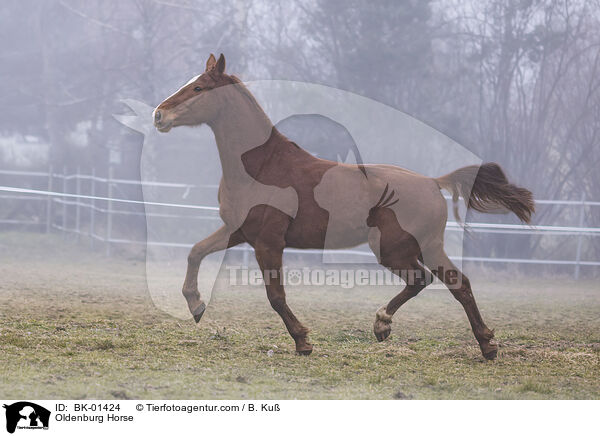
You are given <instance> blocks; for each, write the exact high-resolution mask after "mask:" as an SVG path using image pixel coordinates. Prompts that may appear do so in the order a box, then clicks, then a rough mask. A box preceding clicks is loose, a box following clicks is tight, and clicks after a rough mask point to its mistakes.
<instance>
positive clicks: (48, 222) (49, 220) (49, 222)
mask: <svg viewBox="0 0 600 436" xmlns="http://www.w3.org/2000/svg"><path fill="white" fill-rule="evenodd" d="M50 191H52V164H50V165H49V167H48V192H50ZM51 228H52V196H50V195H48V197H47V198H46V233H50V229H51Z"/></svg>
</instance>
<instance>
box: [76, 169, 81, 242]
mask: <svg viewBox="0 0 600 436" xmlns="http://www.w3.org/2000/svg"><path fill="white" fill-rule="evenodd" d="M80 170H81V169H80V167H79V166H77V178H76V179H75V180H76V183H75V192H76V194H77V200H76V201H77V204H76V205H75V231H76V232H77V239H78V240H79V226H80V222H81V208H80V206H79V202H80V198H79V196H80V195H81V178H80Z"/></svg>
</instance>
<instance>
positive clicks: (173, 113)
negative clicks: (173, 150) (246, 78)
mask: <svg viewBox="0 0 600 436" xmlns="http://www.w3.org/2000/svg"><path fill="white" fill-rule="evenodd" d="M234 82H235V80H234V79H233V78H232V76H229V75H227V74H225V57H224V56H223V54H221V56H219V60H216V59H215V56H214V55H213V54H212V53H211V55H210V57H209V58H208V61H206V70H205V71H204V73H202V74H200V75H199V76H196V77H194V78H192V79H191V80H190V81H189V82H187V83H186V84H185V85H183V86H182V87H181V88H179V90H177V91H176V92H175V93H174V94H173V95H171V96H170V97H169V98H167V99H166V100H165V101H163V102H162V103H161V104H159V105H158V106H157V107H156V109H154V114H153V116H154V126H155V127H156V128H157V129H158V130H159V131H160V132H168V131H169V130H171V128H172V127H176V126H197V125H200V124H203V123H210V121H211V120H213V119H215V117H216V116H217V114H218V113H219V108H220V107H221V106H222V103H223V102H222V101H220V100H221V99H222V95H221V94H220V93H217V92H209V91H210V90H212V89H215V88H219V87H221V86H225V85H230V84H232V83H234Z"/></svg>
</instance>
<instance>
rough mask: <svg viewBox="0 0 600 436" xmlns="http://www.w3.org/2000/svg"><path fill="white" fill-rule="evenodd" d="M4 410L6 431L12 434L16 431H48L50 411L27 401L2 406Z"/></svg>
mask: <svg viewBox="0 0 600 436" xmlns="http://www.w3.org/2000/svg"><path fill="white" fill-rule="evenodd" d="M3 407H4V408H5V409H6V431H8V432H9V433H14V432H15V430H16V429H19V430H21V429H27V430H36V429H44V430H47V429H48V424H49V422H50V411H49V410H48V409H46V408H44V407H42V406H39V405H37V404H35V403H30V402H28V401H19V402H16V403H13V404H10V405H7V404H5V405H4V406H3Z"/></svg>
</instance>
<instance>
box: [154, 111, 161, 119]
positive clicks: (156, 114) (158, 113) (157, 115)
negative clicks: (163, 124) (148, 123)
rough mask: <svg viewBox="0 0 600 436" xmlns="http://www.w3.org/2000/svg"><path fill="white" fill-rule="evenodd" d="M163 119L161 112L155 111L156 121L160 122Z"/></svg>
mask: <svg viewBox="0 0 600 436" xmlns="http://www.w3.org/2000/svg"><path fill="white" fill-rule="evenodd" d="M161 117H162V115H161V113H160V111H154V121H160V118H161Z"/></svg>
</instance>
